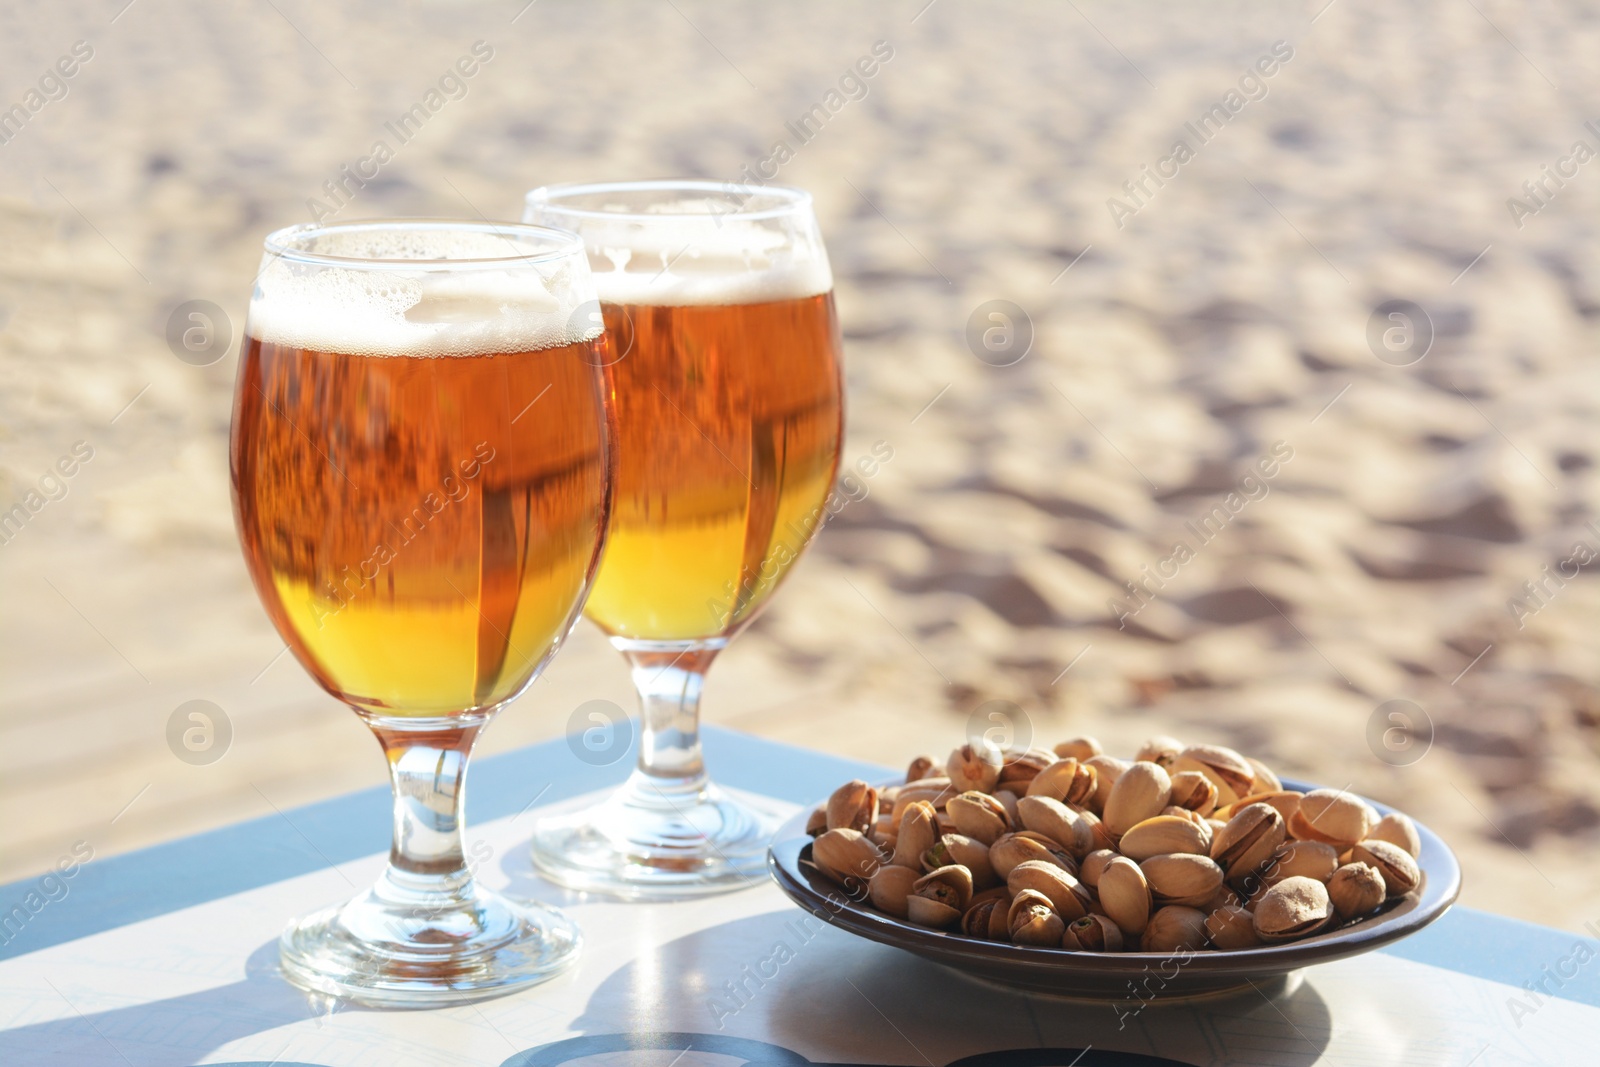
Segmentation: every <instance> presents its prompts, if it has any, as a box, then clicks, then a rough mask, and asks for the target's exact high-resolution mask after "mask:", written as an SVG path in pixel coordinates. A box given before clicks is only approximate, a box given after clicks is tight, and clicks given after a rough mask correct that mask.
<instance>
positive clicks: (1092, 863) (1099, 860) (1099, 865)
mask: <svg viewBox="0 0 1600 1067" xmlns="http://www.w3.org/2000/svg"><path fill="white" fill-rule="evenodd" d="M1116 856H1117V854H1116V853H1115V852H1113V851H1112V850H1111V849H1109V848H1097V849H1095V850H1094V851H1093V852H1091V853H1089V854H1088V855H1087V856H1085V857H1083V863H1082V865H1081V867H1080V869H1079V871H1078V880H1079V881H1080V882H1082V883H1083V884H1084V885H1086V886H1088V887H1089V888H1091V889H1099V888H1100V873H1101V872H1102V871H1104V870H1105V869H1106V864H1108V863H1110V862H1111V861H1112V860H1113V859H1115V858H1116Z"/></svg>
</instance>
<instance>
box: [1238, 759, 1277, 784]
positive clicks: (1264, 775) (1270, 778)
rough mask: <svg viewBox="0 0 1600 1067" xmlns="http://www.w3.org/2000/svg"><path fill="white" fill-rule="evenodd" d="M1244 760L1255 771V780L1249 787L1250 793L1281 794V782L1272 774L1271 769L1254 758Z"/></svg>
mask: <svg viewBox="0 0 1600 1067" xmlns="http://www.w3.org/2000/svg"><path fill="white" fill-rule="evenodd" d="M1245 759H1247V760H1249V761H1250V766H1252V767H1254V768H1255V771H1256V780H1255V782H1254V783H1253V784H1252V785H1251V786H1250V791H1251V792H1252V793H1281V792H1283V780H1282V779H1281V778H1279V777H1278V776H1277V775H1276V774H1275V773H1273V770H1272V768H1271V767H1268V766H1267V765H1266V764H1265V763H1262V762H1261V761H1260V760H1258V759H1256V758H1255V757H1254V756H1246V757H1245Z"/></svg>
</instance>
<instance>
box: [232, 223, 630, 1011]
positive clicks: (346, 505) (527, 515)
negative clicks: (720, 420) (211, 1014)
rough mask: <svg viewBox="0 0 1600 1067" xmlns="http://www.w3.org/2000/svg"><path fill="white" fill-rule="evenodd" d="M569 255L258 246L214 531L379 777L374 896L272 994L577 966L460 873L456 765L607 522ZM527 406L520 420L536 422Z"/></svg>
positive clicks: (413, 997)
mask: <svg viewBox="0 0 1600 1067" xmlns="http://www.w3.org/2000/svg"><path fill="white" fill-rule="evenodd" d="M593 299H594V290H593V283H592V281H591V279H590V275H589V269H588V265H587V263H586V261H585V258H584V255H583V252H582V248H581V246H580V245H579V244H578V242H577V241H576V239H575V238H573V237H572V235H570V234H563V233H560V232H557V231H553V230H547V229H542V228H539V227H533V226H523V225H515V224H504V225H499V224H489V223H484V224H475V223H452V222H436V221H426V220H415V221H412V220H408V221H396V222H370V223H349V224H341V225H333V226H296V227H291V228H289V229H287V230H280V231H278V232H277V233H274V234H272V235H271V236H270V237H268V238H267V242H266V256H265V259H264V260H263V266H262V271H261V274H260V276H259V278H258V280H257V283H256V288H255V293H254V295H253V297H252V300H251V303H250V313H249V317H248V321H247V324H246V327H245V338H244V347H243V351H242V355H241V360H240V365H239V376H238V385H237V390H236V395H235V402H234V412H233V432H232V446H231V461H232V475H233V499H234V508H235V517H236V519H237V522H238V527H239V537H240V541H241V542H242V543H243V547H244V555H245V560H246V562H247V564H248V566H249V569H250V575H251V577H252V579H253V580H254V582H255V586H256V591H257V593H258V594H259V595H260V597H261V601H262V603H263V604H264V605H265V607H266V609H267V614H268V615H269V616H271V618H272V622H273V624H274V625H275V626H276V627H277V629H278V632H279V633H280V634H281V635H282V636H283V639H284V641H285V642H287V644H288V646H289V648H290V649H291V650H292V651H293V652H294V655H295V657H296V658H297V659H299V661H300V663H301V664H302V665H303V666H304V667H305V668H306V670H307V671H309V672H310V673H311V675H312V677H313V678H315V679H316V680H317V682H318V683H320V684H321V685H322V687H323V688H324V689H326V690H327V691H328V692H329V693H332V694H333V695H334V696H336V697H338V698H339V699H340V700H343V701H344V702H346V703H347V704H349V705H350V706H351V707H352V708H354V709H355V711H356V713H357V714H358V715H360V716H361V718H362V719H363V720H364V721H365V722H366V724H367V725H368V726H369V727H371V729H372V731H373V733H374V734H375V735H376V736H377V738H378V741H379V743H380V744H381V745H382V746H383V749H384V754H385V756H386V757H387V759H388V763H389V770H390V776H391V778H392V781H393V787H394V799H395V808H394V840H393V845H392V847H391V850H390V855H389V864H388V867H387V869H386V870H385V871H384V873H383V876H382V877H381V878H380V879H379V881H378V883H377V885H376V886H374V887H373V888H372V889H370V890H368V891H367V892H366V893H363V894H362V895H360V896H358V897H356V898H355V899H354V900H352V901H349V902H348V903H345V904H342V905H339V906H337V907H333V908H329V909H327V910H325V911H322V912H318V913H316V914H313V915H310V916H307V917H304V918H302V919H299V920H297V921H295V922H294V923H292V924H291V925H290V926H289V928H288V929H287V930H286V931H285V932H284V934H283V938H282V942H281V957H282V962H283V969H284V972H285V974H286V975H287V976H288V977H289V978H290V980H291V981H293V982H295V983H296V984H298V985H300V986H302V987H304V988H307V989H311V990H316V991H320V992H324V993H329V994H333V995H337V996H344V997H349V998H351V999H354V1000H358V1001H362V1002H366V1003H374V1004H389V1005H411V1006H420V1005H438V1004H446V1003H452V1002H455V1001H459V1000H465V999H470V998H473V997H477V996H484V995H489V994H492V993H496V992H500V991H504V990H507V989H511V988H515V987H517V986H520V985H525V984H527V983H530V982H535V981H539V980H541V979H542V978H545V977H548V976H549V975H550V974H552V973H554V972H555V971H556V970H558V969H560V968H561V967H562V966H564V965H566V964H567V963H569V962H571V961H572V959H573V958H574V957H575V956H576V953H577V950H578V944H579V935H578V931H577V928H576V927H575V926H574V925H573V924H572V923H571V922H570V921H569V920H568V919H567V918H566V917H565V916H563V915H561V914H560V913H559V912H557V911H556V910H554V909H551V908H546V907H544V906H542V905H537V904H533V903H528V902H514V901H510V900H507V899H505V898H503V897H500V896H498V895H496V894H493V893H490V892H488V891H487V890H484V889H483V888H482V887H480V886H479V885H478V884H477V883H476V882H475V881H474V880H473V878H472V874H471V872H470V870H469V869H468V866H467V864H466V862H465V859H464V857H463V854H462V842H461V838H462V825H461V803H462V795H463V784H464V778H465V774H466V769H467V760H468V757H469V755H470V753H471V751H472V746H473V744H474V742H475V741H476V740H477V738H478V736H479V734H480V733H481V732H482V730H483V728H484V727H485V726H486V725H487V723H488V721H489V719H490V718H491V717H492V716H493V715H494V713H495V712H496V710H498V709H499V708H500V707H501V706H502V705H504V704H505V703H506V702H507V701H509V700H511V699H512V698H514V697H516V696H517V695H518V694H520V693H521V692H522V691H523V690H525V689H526V688H527V687H528V685H529V684H530V683H531V682H532V681H533V679H534V677H535V676H536V675H537V674H538V673H539V671H540V670H541V669H542V668H543V667H544V665H545V664H546V663H547V662H548V661H549V660H550V658H551V657H552V656H553V655H554V654H555V652H556V649H557V648H558V647H559V646H560V644H561V641H562V640H563V639H564V638H565V636H566V634H567V633H568V632H569V631H570V629H571V627H572V625H573V623H574V622H575V621H576V619H577V615H578V612H579V610H580V609H581V607H582V604H583V600H584V596H585V594H586V593H587V592H588V589H589V585H590V582H591V581H592V579H593V576H594V572H595V566H596V562H597V561H598V559H599V553H600V545H601V539H602V537H603V535H604V530H605V525H606V517H607V510H608V508H609V504H610V491H611V485H610V468H609V456H608V452H607V449H608V447H609V443H608V427H607V425H606V418H607V413H606V411H605V408H604V404H603V399H604V398H603V393H604V389H605V383H604V377H603V371H602V370H600V369H599V368H600V365H601V364H603V363H604V362H605V358H604V352H605V338H604V336H603V334H602V333H601V331H600V328H599V327H598V325H586V324H584V323H583V320H582V316H575V315H574V314H573V312H574V310H575V309H576V308H578V307H579V306H581V305H582V304H583V303H584V302H585V301H592V300H593ZM535 404H536V405H537V406H535Z"/></svg>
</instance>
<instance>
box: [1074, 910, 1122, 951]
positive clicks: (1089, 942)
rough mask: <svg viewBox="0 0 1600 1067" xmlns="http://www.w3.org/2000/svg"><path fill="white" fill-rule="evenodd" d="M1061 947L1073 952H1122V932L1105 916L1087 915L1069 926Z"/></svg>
mask: <svg viewBox="0 0 1600 1067" xmlns="http://www.w3.org/2000/svg"><path fill="white" fill-rule="evenodd" d="M1061 947H1062V948H1064V949H1067V950H1068V951H1071V952H1121V951H1122V930H1121V929H1120V928H1119V927H1118V926H1117V924H1116V923H1114V922H1112V921H1111V920H1110V919H1108V918H1106V917H1105V916H1104V915H1094V914H1090V915H1085V916H1084V917H1083V918H1081V919H1074V920H1073V921H1072V922H1070V923H1068V924H1067V932H1066V933H1065V934H1063V935H1062V936H1061Z"/></svg>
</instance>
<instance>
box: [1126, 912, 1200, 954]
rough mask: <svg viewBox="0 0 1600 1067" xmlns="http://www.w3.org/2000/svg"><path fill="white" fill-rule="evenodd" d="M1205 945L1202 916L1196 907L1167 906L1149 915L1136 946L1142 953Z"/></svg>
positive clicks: (1196, 947) (1189, 948)
mask: <svg viewBox="0 0 1600 1067" xmlns="http://www.w3.org/2000/svg"><path fill="white" fill-rule="evenodd" d="M1205 944H1206V913H1205V912H1203V911H1201V910H1199V909H1198V908H1187V907H1183V906H1181V905H1178V904H1169V905H1167V906H1166V907H1164V908H1161V909H1159V910H1158V911H1157V912H1156V913H1155V914H1154V915H1152V916H1150V922H1149V923H1148V924H1146V925H1145V928H1144V933H1143V934H1141V935H1140V936H1139V947H1140V949H1141V950H1142V951H1144V952H1177V951H1178V950H1179V949H1188V950H1189V951H1191V952H1192V951H1194V950H1196V949H1201V948H1204V947H1205Z"/></svg>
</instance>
